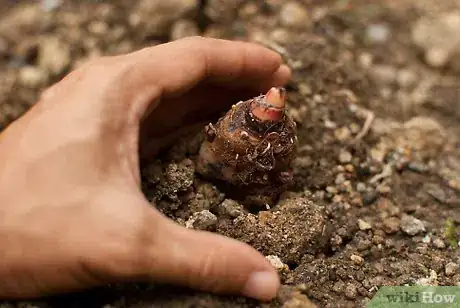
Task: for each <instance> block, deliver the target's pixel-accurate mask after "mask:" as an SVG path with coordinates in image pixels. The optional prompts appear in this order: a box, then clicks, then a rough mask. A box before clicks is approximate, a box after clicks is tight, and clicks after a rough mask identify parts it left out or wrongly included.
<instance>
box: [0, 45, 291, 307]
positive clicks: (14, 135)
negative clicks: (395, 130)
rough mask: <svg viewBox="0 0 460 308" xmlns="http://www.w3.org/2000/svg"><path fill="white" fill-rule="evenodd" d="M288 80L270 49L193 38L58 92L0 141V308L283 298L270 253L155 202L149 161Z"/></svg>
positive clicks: (50, 92)
mask: <svg viewBox="0 0 460 308" xmlns="http://www.w3.org/2000/svg"><path fill="white" fill-rule="evenodd" d="M289 78H290V71H289V69H288V68H287V67H286V66H284V65H282V64H281V58H280V56H279V55H278V54H276V53H274V52H272V51H270V50H267V49H265V48H263V47H260V46H257V45H253V44H249V43H243V42H230V41H224V40H216V39H205V38H199V37H194V38H187V39H183V40H179V41H175V42H172V43H168V44H163V45H159V46H156V47H151V48H145V49H142V50H139V51H136V52H134V53H131V54H127V55H121V56H115V57H104V58H100V59H97V60H94V61H92V62H89V63H87V64H86V65H84V66H83V67H81V68H79V69H77V70H75V71H73V72H72V73H70V74H69V75H68V76H66V77H65V78H64V79H63V80H61V81H60V82H58V83H57V84H55V85H54V86H52V87H51V88H49V89H47V90H46V91H45V92H44V93H43V94H42V96H41V98H40V100H39V101H38V102H37V104H36V105H35V106H34V107H33V108H32V109H30V110H29V111H28V112H27V113H26V114H25V115H24V116H23V117H21V118H20V119H18V120H17V121H15V122H14V123H12V124H11V125H10V126H9V127H8V128H7V129H6V130H5V131H4V132H2V134H1V135H0V184H1V185H0V217H1V220H0V251H1V252H2V257H1V258H0V278H1V279H0V298H5V299H14V298H31V297H41V296H45V295H51V294H56V293H61V292H69V291H76V290H82V289H85V288H90V287H95V286H100V285H104V284H108V283H115V282H123V281H152V282H161V283H171V284H177V285H183V286H188V287H191V288H194V289H197V290H205V291H211V292H216V293H230V294H241V295H245V296H248V297H253V298H256V299H259V300H269V299H271V298H273V297H274V296H275V295H276V292H277V290H278V288H279V278H278V275H277V274H276V272H275V270H274V269H273V268H272V266H271V265H270V264H269V263H268V262H267V261H266V260H265V258H264V257H263V256H262V255H261V254H260V253H258V252H257V251H256V250H254V249H253V248H251V247H250V246H248V245H246V244H243V243H241V242H238V241H236V240H233V239H230V238H226V237H223V236H219V235H217V234H212V233H208V232H202V231H195V230H189V229H185V228H183V227H181V226H179V225H177V224H176V223H174V222H172V221H170V220H168V219H167V218H166V217H164V216H163V215H162V214H161V213H160V212H158V211H157V210H156V209H155V208H154V207H152V205H151V204H149V202H148V201H147V200H146V199H145V197H144V196H143V194H142V193H141V190H140V175H139V161H140V158H139V153H141V154H142V157H144V158H152V157H153V156H154V154H155V153H156V152H157V150H158V148H160V147H161V146H165V145H167V144H168V143H169V142H170V141H171V140H173V139H174V138H175V137H177V136H178V135H180V134H181V132H182V131H183V128H184V127H186V126H194V127H197V126H196V125H195V124H197V123H196V122H201V121H207V120H209V119H210V118H213V116H215V115H216V112H219V111H223V110H227V108H228V107H229V106H230V105H231V104H233V103H235V102H237V101H239V100H241V99H247V98H248V97H251V96H249V95H259V94H260V93H264V92H265V91H267V90H268V89H270V87H272V86H282V85H284V84H285V83H286V82H287V80H288V79H289ZM200 125H201V124H200ZM199 127H201V126H199ZM165 136H166V137H165Z"/></svg>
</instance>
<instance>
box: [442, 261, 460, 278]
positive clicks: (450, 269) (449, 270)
mask: <svg viewBox="0 0 460 308" xmlns="http://www.w3.org/2000/svg"><path fill="white" fill-rule="evenodd" d="M458 268H459V265H458V264H457V263H454V262H449V263H447V264H446V267H445V272H446V275H447V276H453V275H455V274H456V273H457V270H458Z"/></svg>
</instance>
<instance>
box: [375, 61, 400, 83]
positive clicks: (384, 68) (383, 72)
mask: <svg viewBox="0 0 460 308" xmlns="http://www.w3.org/2000/svg"><path fill="white" fill-rule="evenodd" d="M370 75H371V77H372V78H373V79H374V81H375V82H377V83H380V84H384V85H391V84H393V83H394V82H395V81H396V76H397V71H396V68H395V67H393V66H392V65H386V64H376V65H374V66H373V67H372V68H371V70H370Z"/></svg>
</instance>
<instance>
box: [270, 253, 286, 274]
mask: <svg viewBox="0 0 460 308" xmlns="http://www.w3.org/2000/svg"><path fill="white" fill-rule="evenodd" d="M265 258H266V259H267V260H268V262H270V264H271V265H272V266H273V267H274V268H275V269H276V270H277V271H278V272H283V271H289V266H287V265H286V264H284V263H283V261H281V259H280V258H279V257H278V256H274V255H269V256H266V257H265Z"/></svg>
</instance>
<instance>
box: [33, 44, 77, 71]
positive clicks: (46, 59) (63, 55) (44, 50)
mask: <svg viewBox="0 0 460 308" xmlns="http://www.w3.org/2000/svg"><path fill="white" fill-rule="evenodd" d="M70 62H71V55H70V48H69V46H68V45H67V44H65V43H64V42H62V41H60V40H59V39H58V38H56V37H53V36H51V37H47V38H44V39H42V40H40V45H39V53H38V64H39V66H40V67H41V68H42V69H44V70H46V71H48V72H50V73H51V74H53V75H60V74H62V73H64V71H65V70H66V69H67V68H68V67H69V65H70Z"/></svg>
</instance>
